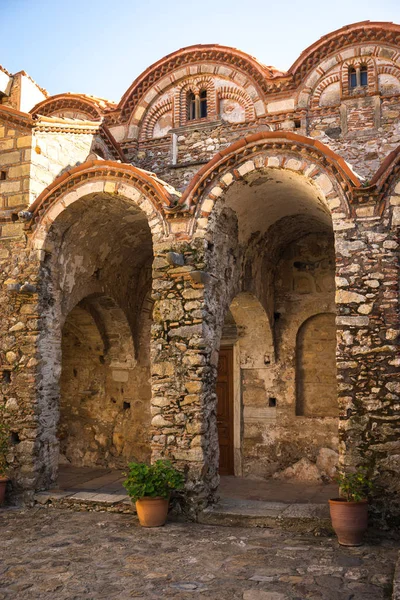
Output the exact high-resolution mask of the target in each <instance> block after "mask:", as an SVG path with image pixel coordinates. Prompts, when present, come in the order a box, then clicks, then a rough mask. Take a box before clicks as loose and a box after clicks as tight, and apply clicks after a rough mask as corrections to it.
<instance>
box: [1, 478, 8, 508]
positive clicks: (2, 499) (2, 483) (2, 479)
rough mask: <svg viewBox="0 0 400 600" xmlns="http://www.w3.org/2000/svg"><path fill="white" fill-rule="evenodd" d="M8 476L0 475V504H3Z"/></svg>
mask: <svg viewBox="0 0 400 600" xmlns="http://www.w3.org/2000/svg"><path fill="white" fill-rule="evenodd" d="M7 481H8V477H1V476H0V506H2V505H3V504H4V500H5V497H6V487H7Z"/></svg>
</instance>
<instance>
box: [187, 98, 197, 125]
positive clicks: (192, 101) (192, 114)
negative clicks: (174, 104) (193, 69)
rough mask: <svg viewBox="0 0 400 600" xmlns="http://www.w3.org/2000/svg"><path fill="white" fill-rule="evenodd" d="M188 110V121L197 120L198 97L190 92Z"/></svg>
mask: <svg viewBox="0 0 400 600" xmlns="http://www.w3.org/2000/svg"><path fill="white" fill-rule="evenodd" d="M187 109H188V115H187V118H188V121H193V120H194V119H196V118H197V117H196V96H195V95H194V93H193V92H189V93H188V95H187Z"/></svg>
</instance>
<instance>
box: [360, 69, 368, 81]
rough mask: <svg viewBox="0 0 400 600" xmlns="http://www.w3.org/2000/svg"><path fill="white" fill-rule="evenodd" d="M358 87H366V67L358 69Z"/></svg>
mask: <svg viewBox="0 0 400 600" xmlns="http://www.w3.org/2000/svg"><path fill="white" fill-rule="evenodd" d="M360 85H362V86H367V85H368V67H367V66H366V65H362V67H361V69H360Z"/></svg>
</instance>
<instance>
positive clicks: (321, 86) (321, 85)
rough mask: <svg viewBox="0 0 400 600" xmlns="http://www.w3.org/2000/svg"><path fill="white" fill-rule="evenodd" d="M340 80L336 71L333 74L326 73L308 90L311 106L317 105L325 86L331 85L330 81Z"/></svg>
mask: <svg viewBox="0 0 400 600" xmlns="http://www.w3.org/2000/svg"><path fill="white" fill-rule="evenodd" d="M337 82H340V76H339V74H338V73H336V74H335V75H328V77H325V79H323V80H322V81H320V82H319V83H318V84H317V87H316V88H315V89H314V90H313V91H312V92H310V96H311V108H317V107H319V101H320V98H321V96H322V93H323V92H324V91H325V90H326V88H327V87H328V86H329V85H331V83H337Z"/></svg>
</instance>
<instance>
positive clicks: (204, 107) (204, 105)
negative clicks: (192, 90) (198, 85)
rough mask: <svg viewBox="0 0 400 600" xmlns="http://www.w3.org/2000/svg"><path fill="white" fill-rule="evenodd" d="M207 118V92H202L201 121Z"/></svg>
mask: <svg viewBox="0 0 400 600" xmlns="http://www.w3.org/2000/svg"><path fill="white" fill-rule="evenodd" d="M206 116H207V90H201V92H200V119H205V118H206Z"/></svg>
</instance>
